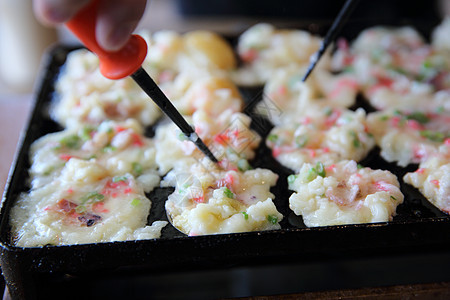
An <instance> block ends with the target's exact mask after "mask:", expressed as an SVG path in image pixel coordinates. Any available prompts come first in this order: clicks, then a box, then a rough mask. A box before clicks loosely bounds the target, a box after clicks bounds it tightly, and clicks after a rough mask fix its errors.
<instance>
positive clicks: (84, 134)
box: [78, 127, 94, 141]
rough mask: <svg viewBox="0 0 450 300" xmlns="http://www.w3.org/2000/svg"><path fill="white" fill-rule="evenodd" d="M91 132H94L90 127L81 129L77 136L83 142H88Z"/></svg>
mask: <svg viewBox="0 0 450 300" xmlns="http://www.w3.org/2000/svg"><path fill="white" fill-rule="evenodd" d="M92 131H94V129H93V128H92V127H84V128H83V129H81V131H80V132H79V133H78V135H79V136H80V137H81V139H82V140H83V141H89V140H90V139H91V133H92Z"/></svg>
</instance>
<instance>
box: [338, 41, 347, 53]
mask: <svg viewBox="0 0 450 300" xmlns="http://www.w3.org/2000/svg"><path fill="white" fill-rule="evenodd" d="M337 46H338V48H339V49H340V50H342V51H347V50H349V47H348V42H347V40H346V39H344V38H339V39H338V40H337Z"/></svg>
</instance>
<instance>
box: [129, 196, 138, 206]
mask: <svg viewBox="0 0 450 300" xmlns="http://www.w3.org/2000/svg"><path fill="white" fill-rule="evenodd" d="M130 204H131V205H132V206H134V207H136V206H138V205H139V204H141V200H139V199H138V198H134V199H133V200H131V203H130Z"/></svg>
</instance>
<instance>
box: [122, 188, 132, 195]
mask: <svg viewBox="0 0 450 300" xmlns="http://www.w3.org/2000/svg"><path fill="white" fill-rule="evenodd" d="M132 192H133V189H132V188H126V189H124V190H123V193H124V194H130V193H132Z"/></svg>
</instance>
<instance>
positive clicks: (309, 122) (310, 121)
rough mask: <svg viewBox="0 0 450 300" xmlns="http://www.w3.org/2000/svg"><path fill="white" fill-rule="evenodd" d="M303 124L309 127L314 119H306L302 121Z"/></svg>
mask: <svg viewBox="0 0 450 300" xmlns="http://www.w3.org/2000/svg"><path fill="white" fill-rule="evenodd" d="M301 123H302V124H303V125H308V124H311V123H312V119H311V118H310V117H304V118H303V120H302V121H301Z"/></svg>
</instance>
